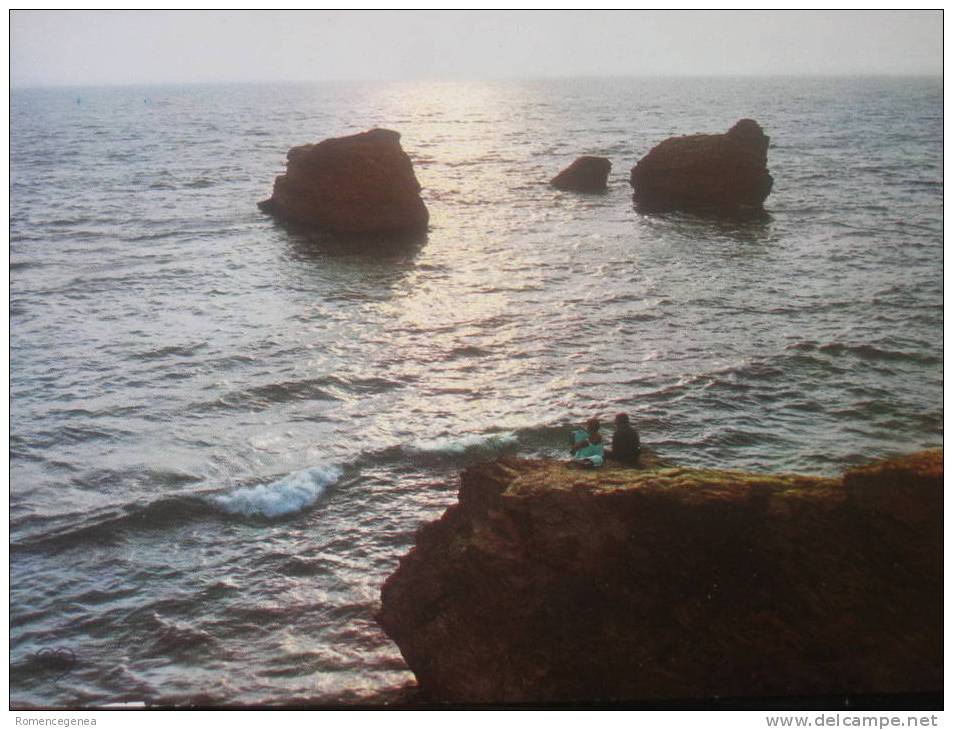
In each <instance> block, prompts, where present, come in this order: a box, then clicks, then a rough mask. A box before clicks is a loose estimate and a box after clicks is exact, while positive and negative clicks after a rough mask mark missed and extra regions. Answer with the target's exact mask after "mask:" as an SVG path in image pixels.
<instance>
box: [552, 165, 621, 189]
mask: <svg viewBox="0 0 953 730" xmlns="http://www.w3.org/2000/svg"><path fill="white" fill-rule="evenodd" d="M611 169H612V163H611V162H610V161H609V160H607V159H606V158H605V157H589V156H584V157H580V158H578V159H577V160H576V161H575V162H573V163H572V164H571V165H570V166H569V167H567V168H566V169H565V170H563V171H562V172H561V173H559V174H558V175H557V176H556V177H554V178H553V179H552V180H551V181H550V183H549V184H550V185H552V186H553V187H554V188H559V189H560V190H574V191H577V192H583V193H594V192H602V191H603V190H605V189H606V182H607V181H608V179H609V171H610V170H611Z"/></svg>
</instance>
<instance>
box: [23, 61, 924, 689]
mask: <svg viewBox="0 0 953 730" xmlns="http://www.w3.org/2000/svg"><path fill="white" fill-rule="evenodd" d="M942 114H943V101H942V82H941V80H940V79H938V78H937V79H677V80H676V79H667V80H666V79H638V80H622V79H612V80H591V79H590V80H585V81H561V82H559V81H552V82H535V83H473V84H464V83H448V84H350V85H345V84H339V85H333V84H327V85H311V86H308V85H289V86H269V87H265V86H191V87H147V88H133V87H123V88H108V89H105V88H103V89H61V90H15V91H14V92H13V93H12V95H11V171H10V175H11V201H10V206H11V208H10V216H11V219H10V226H11V242H10V279H11V284H10V287H11V292H10V356H11V443H10V458H11V464H10V489H11V502H10V507H11V542H12V544H11V617H10V623H11V679H10V681H11V697H12V700H13V701H14V702H15V703H19V704H42V705H55V706H63V705H97V704H103V703H107V702H136V701H145V700H148V701H150V702H157V703H180V704H184V703H199V704H220V703H297V702H317V703H353V702H372V703H379V702H387V701H390V700H392V699H393V698H394V697H398V696H399V692H400V691H401V689H402V688H403V687H405V686H407V685H408V684H409V683H411V682H412V675H411V674H410V673H409V672H408V671H407V669H406V667H405V666H404V664H403V662H402V660H401V657H400V654H399V652H398V650H397V648H396V647H395V646H394V645H393V644H392V643H391V642H390V641H389V640H388V639H387V638H386V637H385V636H384V635H383V634H382V632H381V631H380V630H379V629H378V628H377V626H376V624H375V622H374V618H373V617H374V612H375V610H376V606H377V601H378V597H379V589H380V585H381V583H382V582H383V580H384V578H385V577H386V576H387V575H388V574H389V573H390V572H392V571H393V570H394V568H395V567H396V564H397V559H398V557H399V556H400V555H402V554H403V553H404V552H406V551H407V550H408V549H409V547H410V546H411V545H412V542H413V533H414V530H415V529H416V528H417V527H418V526H419V525H420V524H421V523H422V522H424V521H427V520H430V519H433V518H435V517H436V516H438V515H439V514H440V513H441V512H442V511H443V510H444V509H445V508H446V507H447V506H448V505H449V504H451V503H453V502H454V500H455V493H456V488H457V482H456V474H457V472H458V471H459V469H460V468H461V467H462V466H463V465H465V464H467V463H471V462H473V461H475V460H479V459H484V458H488V457H492V456H494V455H497V454H501V453H519V454H526V455H539V454H543V455H563V447H564V443H565V439H566V431H567V428H568V427H569V425H570V424H572V423H579V422H581V421H583V420H584V419H585V418H587V417H588V416H590V415H593V414H596V415H600V416H602V417H603V418H604V419H606V420H611V417H612V415H613V414H614V413H616V412H618V411H627V412H628V413H630V414H631V415H632V417H633V420H634V421H635V422H636V423H637V425H638V427H639V428H640V430H641V431H642V435H643V440H644V441H645V442H646V443H648V444H649V445H651V446H652V447H653V448H655V449H656V450H657V451H658V452H660V453H661V454H662V455H664V456H665V457H667V458H670V459H672V460H675V461H678V462H679V463H683V464H689V465H704V466H712V467H724V468H731V469H750V470H756V471H800V472H807V473H820V474H834V473H838V472H839V471H841V470H842V469H844V468H845V467H847V466H850V465H852V464H856V463H859V462H863V461H865V460H868V459H871V458H875V457H881V456H887V455H891V454H899V453H905V452H909V451H912V450H915V449H920V448H924V447H930V446H938V445H941V444H942V427H941V421H942V406H941V401H942V356H943V350H942V315H943V311H942V266H941V264H942V253H943V252H942V241H943V237H942V234H943V230H942V202H943V176H942V121H943V116H942ZM742 117H753V118H755V119H757V120H758V121H759V122H760V123H761V124H762V126H763V127H764V129H765V131H766V133H767V134H769V135H770V136H771V139H772V142H771V148H770V150H769V167H770V170H771V173H772V175H773V176H774V179H775V187H774V192H773V193H772V194H771V196H770V197H769V198H768V201H767V207H768V210H769V212H770V218H769V219H767V220H765V221H759V222H748V223H741V222H719V221H714V220H704V219H698V218H694V217H690V216H685V215H674V214H673V215H666V216H658V217H644V216H641V215H639V214H638V213H637V212H636V211H635V210H634V209H633V206H632V201H631V188H630V187H629V185H628V174H629V170H630V168H631V167H632V165H634V164H635V162H636V161H637V160H638V159H639V158H640V157H641V156H642V155H644V154H645V153H646V152H648V150H649V149H650V148H651V147H652V146H653V145H655V144H657V143H658V142H660V141H662V140H663V139H665V138H666V137H668V136H671V135H674V134H687V133H695V132H722V131H725V130H727V129H728V128H729V127H730V126H731V125H732V124H733V123H734V122H736V121H737V120H738V119H740V118H742ZM373 126H383V127H388V128H392V129H396V130H398V131H399V132H401V134H402V142H403V145H404V148H405V149H406V150H407V152H408V153H409V154H410V156H411V157H412V158H413V160H414V165H415V168H416V172H417V176H418V178H419V179H420V181H421V184H422V185H423V187H424V191H423V195H424V198H425V200H426V202H427V204H428V206H429V208H430V211H431V227H430V230H429V232H428V234H427V235H426V236H423V237H420V238H419V239H418V240H412V241H409V242H407V241H405V242H403V243H401V244H400V245H396V246H394V247H392V248H391V250H389V251H388V252H386V253H381V252H380V251H372V250H361V251H355V250H351V249H349V248H348V247H346V246H343V245H341V244H340V243H338V242H335V241H333V240H330V239H328V238H326V237H322V236H316V235H306V234H303V233H301V232H296V231H292V230H288V229H286V228H284V227H282V226H280V225H277V224H276V223H275V222H274V221H272V220H271V219H270V218H268V217H266V216H264V215H263V214H261V213H260V212H259V211H258V209H257V208H256V206H255V203H256V202H257V201H258V200H260V199H263V198H265V197H267V196H268V195H269V193H270V190H271V184H272V181H273V179H274V177H275V175H276V174H279V173H280V172H281V171H282V170H283V167H284V159H285V153H286V152H287V150H288V148H290V147H292V146H294V145H296V144H301V143H304V142H314V141H318V140H321V139H324V138H327V137H331V136H339V135H343V134H349V133H354V132H358V131H363V130H365V129H368V128H370V127H373ZM582 154H595V155H604V156H607V157H609V158H611V160H612V162H613V171H612V175H611V177H610V189H609V192H608V194H606V195H595V196H593V195H576V194H571V193H561V192H557V191H555V190H553V189H551V188H550V187H548V185H547V184H546V183H547V181H548V180H549V179H550V178H551V177H552V176H553V175H555V174H556V173H557V172H558V171H559V170H560V169H562V168H563V167H565V166H566V165H568V164H569V163H570V162H572V160H573V159H575V157H577V156H579V155H582ZM56 651H59V652H60V654H58V655H55V654H53V653H52V652H56ZM51 657H52V658H51ZM57 657H58V658H57Z"/></svg>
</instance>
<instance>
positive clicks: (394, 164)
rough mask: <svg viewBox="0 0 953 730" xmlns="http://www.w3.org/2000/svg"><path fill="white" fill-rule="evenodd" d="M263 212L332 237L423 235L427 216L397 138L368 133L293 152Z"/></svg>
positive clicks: (390, 134) (388, 133)
mask: <svg viewBox="0 0 953 730" xmlns="http://www.w3.org/2000/svg"><path fill="white" fill-rule="evenodd" d="M258 205H259V207H260V208H261V209H262V210H264V211H265V212H268V213H271V214H273V215H274V216H276V217H278V218H281V219H284V220H287V221H291V222H294V223H298V224H304V225H310V226H315V227H317V228H321V229H325V230H329V231H333V232H337V233H373V232H390V231H393V232H397V231H416V230H424V229H426V227H427V222H428V220H429V213H428V211H427V206H426V205H424V201H423V200H422V199H421V197H420V183H418V182H417V178H416V176H415V175H414V169H413V164H412V163H411V161H410V157H408V156H407V153H405V152H404V150H403V148H402V147H401V145H400V135H399V134H398V133H397V132H394V131H391V130H389V129H372V130H370V131H369V132H363V133H361V134H354V135H351V136H349V137H339V138H336V139H328V140H325V141H323V142H319V143H318V144H306V145H301V146H299V147H293V148H292V149H291V150H290V151H289V152H288V169H287V172H286V173H285V174H284V175H279V176H278V177H277V178H276V179H275V185H274V191H273V192H272V195H271V198H269V199H268V200H265V201H262V202H261V203H259V204H258Z"/></svg>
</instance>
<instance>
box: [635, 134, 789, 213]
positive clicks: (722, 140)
mask: <svg viewBox="0 0 953 730" xmlns="http://www.w3.org/2000/svg"><path fill="white" fill-rule="evenodd" d="M768 142H769V137H768V136H767V135H765V134H764V132H763V130H762V129H761V126H760V125H759V124H758V123H757V122H756V121H754V120H753V119H742V120H741V121H739V122H738V123H737V124H735V125H734V126H733V127H732V128H731V129H730V130H728V132H727V133H726V134H695V135H689V136H686V137H671V138H669V139H667V140H665V141H664V142H662V143H660V144H658V145H656V146H655V147H653V148H652V149H651V150H650V151H649V153H648V154H647V155H646V156H645V157H643V158H642V159H641V160H639V162H638V164H637V165H636V166H635V167H633V168H632V174H631V176H630V178H629V181H630V183H631V184H632V189H633V198H634V199H635V202H636V204H637V206H638V207H639V208H640V209H642V210H645V211H650V212H659V211H666V210H689V211H714V212H723V213H741V212H745V211H760V210H761V209H762V206H763V204H764V201H765V199H766V198H767V197H768V194H769V193H770V192H771V187H772V185H773V183H774V180H773V178H772V177H771V175H770V174H768V169H767V160H768Z"/></svg>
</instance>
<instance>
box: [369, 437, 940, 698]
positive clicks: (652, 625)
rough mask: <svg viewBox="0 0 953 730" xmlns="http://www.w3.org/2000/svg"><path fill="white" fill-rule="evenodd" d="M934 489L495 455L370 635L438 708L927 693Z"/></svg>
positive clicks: (394, 591) (865, 476)
mask: <svg viewBox="0 0 953 730" xmlns="http://www.w3.org/2000/svg"><path fill="white" fill-rule="evenodd" d="M942 474H943V459H942V452H939V451H930V452H921V453H917V454H913V455H911V456H908V457H903V458H899V459H892V460H886V461H881V462H876V463H874V464H871V465H870V466H867V467H864V468H860V469H855V470H851V471H848V472H847V473H846V474H845V475H844V476H843V477H842V478H833V479H831V478H819V477H808V476H795V475H780V476H773V475H758V474H748V473H741V472H731V471H718V470H701V469H688V468H660V469H656V470H652V471H638V470H630V469H614V468H607V469H602V470H598V471H583V470H577V469H573V468H571V467H569V466H567V465H565V464H562V463H556V462H550V461H535V460H526V459H517V458H504V459H501V460H499V461H496V462H492V463H488V464H483V465H479V466H474V467H470V468H468V469H466V470H465V471H464V472H463V473H462V477H461V488H460V494H459V504H457V505H454V506H452V507H450V508H449V509H448V510H447V511H446V513H445V514H444V515H443V517H441V518H440V519H439V520H437V521H436V522H433V523H430V524H428V525H426V526H424V527H423V528H422V529H421V530H420V531H419V533H418V535H417V542H416V547H415V548H414V549H413V550H412V551H411V552H410V553H409V554H408V555H406V556H405V557H403V558H402V559H401V561H400V567H399V568H398V570H397V571H396V572H395V573H394V574H393V575H391V576H390V577H389V578H388V579H387V581H386V583H385V584H384V586H383V589H382V591H381V603H382V607H381V611H380V614H379V616H378V620H379V622H380V624H381V625H382V626H383V628H384V629H385V631H386V632H387V633H388V635H390V637H391V638H392V639H393V640H394V641H395V642H396V643H397V644H398V646H399V647H400V650H401V652H402V654H403V656H404V658H405V660H406V661H407V664H408V665H409V666H410V668H411V669H412V670H413V671H414V673H415V674H416V676H417V680H418V684H419V686H420V689H421V691H422V692H423V694H424V697H426V698H428V699H431V700H435V701H453V702H484V703H519V702H566V701H577V700H585V701H609V702H619V701H623V702H624V701H641V700H652V699H659V700H662V699H674V700H677V699H687V698H692V699H704V698H715V697H721V698H730V697H744V698H751V697H781V696H792V695H796V696H801V697H804V696H821V695H825V696H827V695H833V694H841V693H847V694H854V695H856V694H866V693H901V692H902V693H906V692H936V691H940V690H941V688H942V638H943V634H942V629H943V575H942V554H943V536H942V481H943V480H942Z"/></svg>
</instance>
